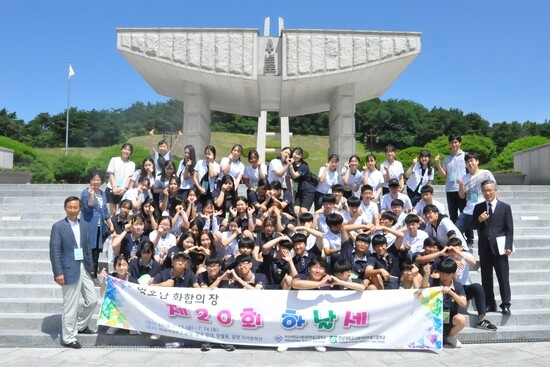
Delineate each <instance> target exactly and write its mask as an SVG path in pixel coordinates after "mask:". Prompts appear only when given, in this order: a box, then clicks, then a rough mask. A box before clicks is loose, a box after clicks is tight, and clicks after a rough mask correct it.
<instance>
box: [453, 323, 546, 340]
mask: <svg viewBox="0 0 550 367" xmlns="http://www.w3.org/2000/svg"><path fill="white" fill-rule="evenodd" d="M458 339H459V340H460V341H461V342H462V343H464V344H481V343H524V342H535V341H548V340H550V327H548V325H524V326H500V327H499V328H498V330H497V331H487V330H480V329H477V328H471V327H466V328H464V329H463V330H462V331H461V332H460V334H458Z"/></svg>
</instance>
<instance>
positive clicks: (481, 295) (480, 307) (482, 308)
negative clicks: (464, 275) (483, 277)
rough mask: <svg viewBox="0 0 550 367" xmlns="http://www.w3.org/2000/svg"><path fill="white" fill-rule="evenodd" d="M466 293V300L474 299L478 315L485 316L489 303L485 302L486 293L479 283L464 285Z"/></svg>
mask: <svg viewBox="0 0 550 367" xmlns="http://www.w3.org/2000/svg"><path fill="white" fill-rule="evenodd" d="M464 292H465V293H466V299H467V300H468V301H469V300H471V299H472V298H473V299H474V302H475V304H476V309H477V314H478V315H484V314H485V312H486V310H487V303H486V301H485V291H484V290H483V287H482V286H481V284H479V283H472V284H468V285H466V284H465V285H464Z"/></svg>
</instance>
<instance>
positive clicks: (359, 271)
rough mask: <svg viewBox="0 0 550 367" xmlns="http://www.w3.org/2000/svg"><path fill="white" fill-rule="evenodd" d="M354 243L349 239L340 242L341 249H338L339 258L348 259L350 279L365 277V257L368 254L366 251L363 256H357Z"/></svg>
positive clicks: (366, 257)
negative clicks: (342, 242)
mask: <svg viewBox="0 0 550 367" xmlns="http://www.w3.org/2000/svg"><path fill="white" fill-rule="evenodd" d="M354 247H355V245H354V244H353V242H351V241H347V242H345V243H344V244H342V249H341V250H340V258H343V259H346V260H348V262H349V263H350V264H351V266H352V269H351V278H352V279H359V280H363V279H365V269H366V268H367V259H368V257H369V255H370V253H369V251H367V252H366V254H365V256H362V257H361V256H357V255H356V254H355V248H354Z"/></svg>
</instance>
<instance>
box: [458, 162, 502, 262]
mask: <svg viewBox="0 0 550 367" xmlns="http://www.w3.org/2000/svg"><path fill="white" fill-rule="evenodd" d="M464 161H465V162H466V168H467V170H468V173H466V174H465V175H464V176H462V177H459V178H458V179H457V180H456V182H457V183H458V195H459V196H460V197H461V198H462V199H466V206H465V207H464V210H463V211H462V213H460V215H459V216H458V219H457V221H456V226H457V227H458V229H459V230H460V232H461V233H464V234H465V235H466V243H467V244H468V247H469V248H470V252H471V251H472V250H471V249H472V248H473V246H474V233H473V229H472V215H473V213H474V207H475V206H476V205H477V204H479V203H481V202H483V201H484V200H485V199H484V198H483V192H482V190H481V183H482V182H483V181H486V180H491V181H493V182H496V180H495V177H494V176H493V174H492V173H491V172H490V171H488V170H486V169H481V168H479V167H478V165H479V156H478V154H477V153H476V152H468V153H466V155H465V156H464Z"/></svg>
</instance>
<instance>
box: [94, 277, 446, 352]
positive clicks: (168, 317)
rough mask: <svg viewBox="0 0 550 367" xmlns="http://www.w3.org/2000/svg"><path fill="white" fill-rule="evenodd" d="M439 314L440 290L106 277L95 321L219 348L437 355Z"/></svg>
mask: <svg viewBox="0 0 550 367" xmlns="http://www.w3.org/2000/svg"><path fill="white" fill-rule="evenodd" d="M442 314H443V303H442V293H441V288H429V289H425V290H423V291H415V290H385V291H367V292H355V291H316V290H303V291H281V290H243V289H201V288H168V287H153V286H151V287H150V286H143V285H138V284H133V283H128V282H125V281H122V280H119V279H116V278H113V277H110V276H109V277H108V278H107V288H106V291H105V297H104V299H103V304H102V305H101V312H100V316H99V320H98V324H99V325H106V326H110V327H117V328H122V329H129V330H138V331H141V332H147V333H153V334H160V335H166V336H171V337H178V338H183V339H191V340H198V341H204V342H211V343H220V344H235V345H256V346H269V347H278V346H280V345H285V346H287V347H289V348H292V347H308V346H319V345H323V346H326V347H338V348H355V349H424V350H425V349H429V350H440V349H441V348H442V345H443V343H442V332H443V324H442Z"/></svg>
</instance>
